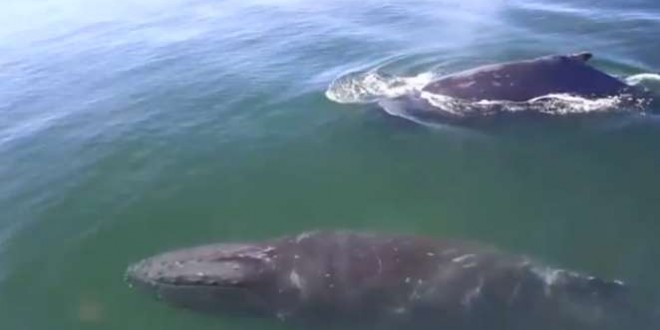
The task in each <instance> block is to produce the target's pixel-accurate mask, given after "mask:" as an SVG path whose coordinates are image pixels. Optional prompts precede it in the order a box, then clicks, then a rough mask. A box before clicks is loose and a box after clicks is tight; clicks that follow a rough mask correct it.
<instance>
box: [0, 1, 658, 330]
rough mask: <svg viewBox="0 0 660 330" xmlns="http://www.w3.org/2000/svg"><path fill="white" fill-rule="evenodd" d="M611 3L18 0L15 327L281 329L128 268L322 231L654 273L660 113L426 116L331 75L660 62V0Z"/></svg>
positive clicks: (8, 96)
mask: <svg viewBox="0 0 660 330" xmlns="http://www.w3.org/2000/svg"><path fill="white" fill-rule="evenodd" d="M610 2H611V4H608V5H605V4H602V5H600V6H596V7H595V6H592V4H593V3H595V2H590V1H580V2H575V3H573V4H568V3H567V4H562V5H559V4H557V3H556V2H552V3H551V2H547V3H546V4H545V5H543V4H542V3H541V2H539V3H532V2H522V1H519V2H515V1H514V2H506V3H505V2H497V1H495V2H490V1H468V2H464V3H458V2H453V1H442V2H440V3H433V2H430V1H416V2H414V4H408V3H405V2H396V1H395V2H387V3H380V2H376V1H362V2H360V3H359V4H356V3H353V2H346V1H337V2H331V1H322V2H319V3H314V2H311V1H309V2H304V1H292V0H291V1H274V2H265V1H247V2H243V3H241V2H234V1H229V2H226V3H214V2H210V1H174V0H170V1H165V0H163V1H146V2H144V3H143V4H139V5H137V4H130V3H129V2H126V1H119V2H116V3H111V2H106V1H99V2H98V3H96V4H90V3H82V2H79V1H76V0H67V1H61V2H46V1H29V2H25V3H23V4H11V3H5V4H3V6H5V7H6V9H7V10H6V11H4V13H3V14H0V17H2V18H4V20H0V22H5V23H0V27H2V26H3V24H4V28H3V29H2V31H3V32H2V34H1V36H2V37H3V40H5V42H3V43H0V50H1V52H0V54H1V55H0V68H2V70H0V72H2V73H0V78H2V79H0V113H2V119H0V182H1V183H2V184H1V185H0V328H1V329H16V330H22V329H26V330H27V329H29V330H32V329H67V330H69V329H219V328H221V329H246V328H250V329H284V328H286V327H285V326H284V325H281V324H279V323H277V322H271V321H268V320H249V319H230V318H222V317H208V316H203V315H197V314H194V313H190V312H187V311H182V310H177V309H173V308H170V307H168V306H166V305H164V304H161V303H159V302H156V301H153V300H151V299H150V298H149V297H146V296H143V295H139V294H137V293H136V292H134V291H132V290H130V289H129V288H128V287H127V286H126V284H125V283H124V282H123V278H122V277H123V272H124V270H125V267H126V266H127V265H128V264H129V263H130V262H134V261H136V260H138V259H140V258H143V257H146V256H148V255H151V254H154V253H157V252H161V251H164V250H167V249H172V248H178V247H182V246H186V245H194V244H200V243H206V242H213V241H222V240H232V239H235V240H243V239H259V238H266V237H272V236H277V235H284V234H291V233H296V232H299V231H302V230H308V229H316V228H345V229H358V230H365V231H385V232H404V233H418V234H425V235H434V236H447V237H460V238H468V239H473V240H479V241H483V242H487V243H490V244H495V245H497V246H500V247H502V248H504V249H508V250H511V251H513V252H516V253H521V254H528V255H531V256H534V257H536V258H539V259H541V260H544V261H547V262H548V263H551V264H554V265H558V266H561V267H565V268H571V269H576V270H580V271H585V272H589V273H592V274H595V275H599V276H603V277H607V278H620V279H623V280H625V281H626V282H628V283H631V284H632V285H634V286H635V287H636V288H638V289H639V290H642V291H646V292H658V291H659V290H658V289H659V287H658V281H657V278H658V276H660V264H659V263H658V260H660V241H659V240H658V239H657V233H658V232H660V222H659V221H658V214H660V188H659V187H660V172H659V171H658V169H660V148H658V146H657V143H658V141H660V129H659V127H660V126H659V125H658V120H657V118H656V117H655V116H646V117H641V118H640V117H625V116H623V117H616V118H596V117H588V116H587V117H580V118H572V117H570V118H569V117H566V118H562V117H556V118H551V119H548V118H546V119H543V120H537V119H521V120H514V121H511V122H499V123H493V124H492V125H488V124H487V125H482V127H479V128H460V127H449V126H446V127H440V128H429V127H425V126H421V125H416V124H414V123H409V122H406V121H405V120H402V119H397V118H393V117H389V116H387V115H386V114H384V113H382V112H380V111H379V110H378V109H376V108H374V107H371V106H360V105H338V104H335V103H332V102H330V101H329V100H328V99H326V98H325V96H324V91H325V88H326V87H327V86H328V84H329V83H330V81H332V79H334V78H335V77H336V76H338V75H339V74H342V73H344V72H346V71H348V70H351V69H353V68H358V67H364V66H365V65H366V66H368V65H369V64H370V63H378V62H380V61H383V59H385V58H388V57H390V56H400V59H399V60H398V63H399V66H400V68H399V69H400V70H402V71H405V72H407V73H419V72H423V71H425V70H430V69H432V68H436V67H437V66H438V65H445V66H446V67H443V70H451V69H452V68H462V67H465V66H468V65H470V64H474V63H478V62H481V63H483V62H489V61H496V60H503V59H515V58H518V57H531V56H537V55H544V54H546V53H554V52H569V51H574V50H582V49H585V48H586V49H589V50H591V51H593V52H594V53H595V54H596V56H597V57H598V56H599V58H597V60H596V62H595V63H596V64H597V65H599V66H600V67H603V68H606V69H608V70H609V71H610V72H614V73H619V74H636V73H641V72H652V71H653V68H656V69H657V68H658V67H660V55H658V54H660V48H658V47H659V46H658V44H657V42H652V41H653V40H655V37H653V33H654V32H657V31H659V30H660V7H659V6H658V4H657V3H655V2H654V1H650V0H647V1H635V2H631V3H630V4H627V5H625V6H623V5H619V4H618V3H616V2H613V1H610ZM599 3H600V2H599ZM531 4H536V6H532V5H531ZM619 6H621V8H619ZM617 15H618V16H617ZM562 21H563V22H565V23H564V24H563V25H562V24H560V23H561V22H562ZM567 22H570V24H568V23H567ZM564 25H565V26H564ZM624 28H625V29H624ZM656 71H657V70H656Z"/></svg>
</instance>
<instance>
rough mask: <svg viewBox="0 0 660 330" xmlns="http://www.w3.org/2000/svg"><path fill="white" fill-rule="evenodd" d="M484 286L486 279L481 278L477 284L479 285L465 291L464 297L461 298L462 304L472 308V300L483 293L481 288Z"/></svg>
mask: <svg viewBox="0 0 660 330" xmlns="http://www.w3.org/2000/svg"><path fill="white" fill-rule="evenodd" d="M483 286H484V279H483V278H479V283H478V284H477V286H476V287H474V288H473V289H471V290H469V291H468V292H466V293H465V295H464V296H463V299H461V304H463V306H465V307H468V308H470V307H471V305H472V302H473V301H474V300H475V299H477V298H478V297H479V296H480V295H481V288H482V287H483Z"/></svg>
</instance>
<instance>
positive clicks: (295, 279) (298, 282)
mask: <svg viewBox="0 0 660 330" xmlns="http://www.w3.org/2000/svg"><path fill="white" fill-rule="evenodd" d="M289 281H291V285H293V286H294V287H295V288H296V289H298V290H301V291H303V290H304V289H305V282H304V281H303V279H302V278H300V275H298V272H296V270H295V269H294V270H292V271H291V273H290V274H289Z"/></svg>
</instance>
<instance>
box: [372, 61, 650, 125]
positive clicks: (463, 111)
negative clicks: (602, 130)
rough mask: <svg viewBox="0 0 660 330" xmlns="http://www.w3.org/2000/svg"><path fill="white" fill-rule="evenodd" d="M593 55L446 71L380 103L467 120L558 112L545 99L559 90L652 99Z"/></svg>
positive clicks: (633, 101)
mask: <svg viewBox="0 0 660 330" xmlns="http://www.w3.org/2000/svg"><path fill="white" fill-rule="evenodd" d="M592 57H593V55H592V54H591V53H587V52H583V53H577V54H569V55H552V56H545V57H540V58H535V59H530V60H523V61H515V62H507V63H500V64H492V65H486V66H481V67H477V68H474V69H471V70H467V71H462V72H458V73H454V74H450V75H446V76H442V77H440V78H438V79H437V80H434V81H432V82H430V83H428V84H427V85H425V86H423V87H422V88H421V90H419V91H417V92H413V93H409V94H407V95H403V96H399V97H396V98H392V99H383V100H380V101H379V102H378V103H379V104H380V105H381V106H382V107H384V108H386V109H388V107H389V108H392V107H396V108H398V109H405V110H406V111H408V112H411V113H414V114H415V115H416V116H420V117H424V116H429V115H435V116H437V115H440V116H441V117H444V118H445V119H462V118H465V117H470V116H475V115H476V116H482V115H491V114H497V113H503V112H520V111H507V110H511V108H515V110H532V112H541V113H552V111H548V109H547V108H546V107H544V106H543V104H541V103H542V101H546V100H549V99H550V100H551V99H552V96H556V95H563V96H569V97H579V98H581V99H583V100H596V99H602V98H607V97H620V100H621V101H624V102H622V103H623V104H621V105H622V106H628V107H630V106H631V107H634V108H637V109H639V108H640V107H641V108H643V107H645V106H647V105H648V104H649V103H650V102H651V101H652V97H651V95H650V93H649V92H648V91H647V90H645V89H643V88H642V87H638V86H631V85H628V84H626V83H625V82H623V81H621V80H619V79H617V78H616V77H614V76H611V75H609V74H607V73H605V72H603V71H600V70H598V69H596V68H594V67H592V66H591V65H589V64H588V63H587V62H588V61H589V60H590V59H591V58H592ZM424 94H429V95H432V96H444V97H449V98H451V101H450V102H449V101H446V100H445V102H444V103H443V104H442V105H440V106H438V105H437V104H434V102H433V101H432V100H429V98H428V97H423V96H424ZM539 101H541V102H539ZM514 103H517V104H514ZM535 105H541V106H536V107H535ZM523 112H524V111H523ZM527 112H529V111H527ZM558 112H560V113H563V112H566V111H558Z"/></svg>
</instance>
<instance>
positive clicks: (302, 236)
mask: <svg viewBox="0 0 660 330" xmlns="http://www.w3.org/2000/svg"><path fill="white" fill-rule="evenodd" d="M315 233H316V232H314V231H306V232H304V233H302V234H300V235H298V236H296V243H300V242H302V241H304V240H305V239H307V238H309V237H311V236H312V235H314V234H315Z"/></svg>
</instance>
